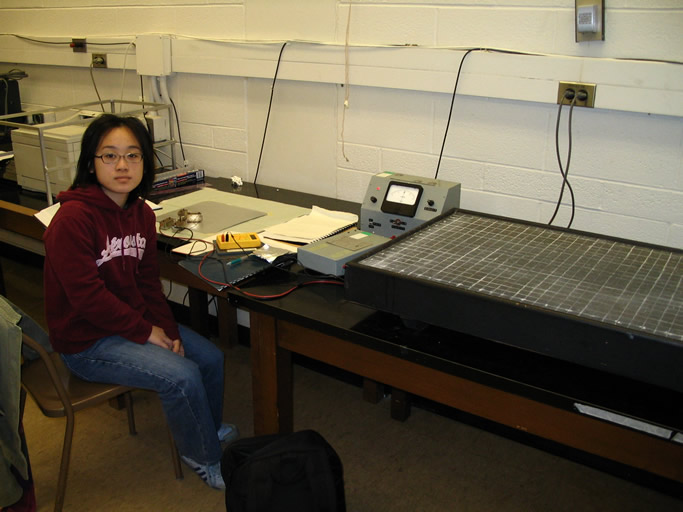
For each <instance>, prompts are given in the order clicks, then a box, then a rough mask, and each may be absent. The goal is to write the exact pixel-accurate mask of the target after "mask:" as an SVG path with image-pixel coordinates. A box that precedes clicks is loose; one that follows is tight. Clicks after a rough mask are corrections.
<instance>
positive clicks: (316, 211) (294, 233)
mask: <svg viewBox="0 0 683 512" xmlns="http://www.w3.org/2000/svg"><path fill="white" fill-rule="evenodd" d="M357 222H358V215H355V214H353V213H347V212H339V211H332V210H326V209H324V208H320V207H319V206H314V207H313V208H312V210H311V212H310V213H308V214H306V215H302V216H300V217H295V218H293V219H292V220H289V221H287V222H283V223H281V224H277V225H275V226H271V227H269V228H267V229H266V230H265V231H264V232H263V233H261V234H260V236H261V238H269V239H271V240H280V241H283V242H292V243H298V244H308V243H311V242H315V241H316V240H320V239H322V238H326V237H328V236H332V235H334V234H336V233H340V232H341V231H344V230H345V229H349V228H351V227H354V226H355V225H356V223H357Z"/></svg>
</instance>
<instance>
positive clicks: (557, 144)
mask: <svg viewBox="0 0 683 512" xmlns="http://www.w3.org/2000/svg"><path fill="white" fill-rule="evenodd" d="M570 96H571V103H570V106H569V120H568V126H567V140H568V148H567V163H566V165H565V167H564V169H563V168H562V157H561V156H560V139H559V137H560V117H561V115H562V107H563V106H564V102H560V106H559V108H558V110H557V122H556V123H555V155H556V156H557V165H558V166H559V169H560V174H561V175H562V187H561V188H560V196H559V197H558V199H557V203H556V205H555V211H554V212H553V215H552V217H551V218H550V221H548V225H549V226H550V225H552V223H553V222H554V221H555V217H556V216H557V214H558V212H559V211H560V205H561V203H562V197H563V195H564V188H565V186H566V187H567V189H568V190H569V194H570V196H571V217H570V219H569V224H568V225H567V229H569V228H570V227H571V225H572V223H573V222H574V213H575V209H576V204H575V199H574V189H573V188H572V186H571V184H570V183H569V164H570V163H571V157H572V115H573V112H574V106H575V105H576V101H577V97H578V95H577V94H575V93H573V92H571V93H569V92H567V93H565V99H570Z"/></svg>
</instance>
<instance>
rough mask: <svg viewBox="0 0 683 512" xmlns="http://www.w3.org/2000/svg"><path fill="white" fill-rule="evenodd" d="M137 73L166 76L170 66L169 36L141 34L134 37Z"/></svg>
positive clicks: (169, 72) (170, 69)
mask: <svg viewBox="0 0 683 512" xmlns="http://www.w3.org/2000/svg"><path fill="white" fill-rule="evenodd" d="M135 56H136V62H137V67H138V69H137V71H138V75H148V76H168V75H170V74H171V72H172V71H173V69H172V66H171V36H169V35H167V34H143V35H139V36H137V37H136V38H135Z"/></svg>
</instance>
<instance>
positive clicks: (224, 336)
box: [216, 296, 239, 348]
mask: <svg viewBox="0 0 683 512" xmlns="http://www.w3.org/2000/svg"><path fill="white" fill-rule="evenodd" d="M216 305H217V307H216V312H217V315H218V337H219V338H220V340H221V343H222V344H223V347H224V348H232V347H234V346H235V345H237V343H238V341H239V340H238V332H237V308H235V307H234V306H232V305H231V304H230V302H229V301H228V299H227V298H225V297H221V296H216Z"/></svg>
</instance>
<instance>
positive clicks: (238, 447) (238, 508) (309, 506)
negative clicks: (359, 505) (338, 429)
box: [221, 430, 346, 512]
mask: <svg viewBox="0 0 683 512" xmlns="http://www.w3.org/2000/svg"><path fill="white" fill-rule="evenodd" d="M221 473H222V474H223V480H224V481H225V486H226V491H225V507H226V509H227V511H228V512H274V511H278V512H281V511H290V510H292V511H297V512H345V511H346V499H345V496H344V472H343V468H342V463H341V460H340V459H339V456H338V455H337V452H335V451H334V449H333V448H332V447H331V446H330V444H329V443H328V442H327V441H326V440H325V439H324V438H323V437H322V436H321V435H320V434H319V433H318V432H315V431H314V430H302V431H300V432H294V433H293V434H284V435H279V434H275V435H269V436H257V437H250V438H245V439H240V440H238V441H235V442H234V443H232V444H231V445H229V446H228V447H227V448H226V449H225V451H224V452H223V458H222V460H221Z"/></svg>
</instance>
